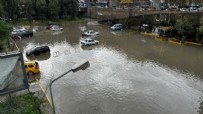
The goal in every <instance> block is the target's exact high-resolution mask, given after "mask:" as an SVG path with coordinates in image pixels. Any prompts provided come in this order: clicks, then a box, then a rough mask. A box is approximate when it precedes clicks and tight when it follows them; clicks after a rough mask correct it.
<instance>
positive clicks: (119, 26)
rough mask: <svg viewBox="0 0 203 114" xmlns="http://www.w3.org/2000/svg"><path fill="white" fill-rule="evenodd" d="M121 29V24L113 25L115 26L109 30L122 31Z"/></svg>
mask: <svg viewBox="0 0 203 114" xmlns="http://www.w3.org/2000/svg"><path fill="white" fill-rule="evenodd" d="M122 29H123V25H122V24H115V25H113V26H111V30H122Z"/></svg>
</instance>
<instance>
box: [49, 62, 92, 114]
mask: <svg viewBox="0 0 203 114" xmlns="http://www.w3.org/2000/svg"><path fill="white" fill-rule="evenodd" d="M89 66H90V63H89V61H87V60H83V61H81V62H80V63H77V64H75V65H74V66H73V67H72V68H71V69H70V70H68V71H67V72H65V73H63V74H62V75H60V76H59V77H57V78H55V79H53V80H52V81H51V82H50V83H49V90H50V95H51V104H52V108H53V114H56V110H55V105H54V99H53V93H52V84H53V83H54V82H55V81H57V80H58V79H60V78H62V77H63V76H65V75H66V74H68V73H70V72H77V71H79V70H85V69H86V68H88V67H89Z"/></svg>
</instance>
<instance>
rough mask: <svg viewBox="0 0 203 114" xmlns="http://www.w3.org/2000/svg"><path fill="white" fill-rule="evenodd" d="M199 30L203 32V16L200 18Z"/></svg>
mask: <svg viewBox="0 0 203 114" xmlns="http://www.w3.org/2000/svg"><path fill="white" fill-rule="evenodd" d="M199 32H200V33H201V34H203V17H201V18H200V26H199Z"/></svg>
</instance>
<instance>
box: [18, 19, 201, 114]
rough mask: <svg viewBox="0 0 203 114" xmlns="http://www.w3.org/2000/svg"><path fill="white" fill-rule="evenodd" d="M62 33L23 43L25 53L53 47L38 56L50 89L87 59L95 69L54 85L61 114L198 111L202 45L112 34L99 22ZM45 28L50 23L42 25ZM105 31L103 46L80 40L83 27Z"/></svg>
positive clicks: (101, 38)
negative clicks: (88, 43) (33, 49)
mask: <svg viewBox="0 0 203 114" xmlns="http://www.w3.org/2000/svg"><path fill="white" fill-rule="evenodd" d="M63 27H64V31H63V32H62V33H53V32H45V31H40V32H36V33H35V34H34V37H32V38H23V39H22V40H21V41H18V42H17V44H18V45H19V47H20V48H21V49H22V50H23V52H24V57H25V59H26V58H27V57H26V56H25V51H26V50H28V49H29V48H31V47H32V46H34V45H42V44H43V45H48V46H49V47H50V49H51V52H50V54H42V55H40V56H38V57H32V58H29V59H35V60H37V61H38V62H39V65H40V69H41V80H40V82H41V83H42V85H44V88H45V89H46V87H47V84H48V83H49V82H50V80H52V79H53V78H54V77H57V76H59V75H60V74H63V73H64V72H65V71H67V70H69V69H70V68H71V67H72V66H73V65H74V64H75V63H76V62H78V61H81V60H83V59H87V60H89V62H90V67H89V68H88V69H86V70H84V71H78V72H76V73H69V74H67V75H66V76H64V77H63V78H62V79H60V80H58V81H57V82H56V83H55V84H54V85H53V86H54V87H53V92H54V101H55V105H56V110H57V112H58V113H59V114H134V113H136V114H163V113H164V114H198V113H199V111H201V110H200V109H199V107H200V105H201V102H202V95H203V94H202V90H203V83H202V79H203V70H202V68H203V62H202V61H201V60H202V58H203V53H202V50H203V49H202V47H196V46H183V45H181V46H180V45H172V44H168V43H167V42H158V41H155V40H154V39H153V38H151V37H147V36H143V35H140V34H139V33H136V32H134V31H130V30H129V31H126V30H123V31H118V32H111V31H110V30H109V27H108V26H106V25H100V24H97V23H96V22H86V21H84V22H72V23H67V24H65V25H63ZM41 28H45V27H41ZM86 29H93V30H95V31H99V33H100V35H99V36H98V37H96V38H95V39H96V40H98V41H99V44H98V45H94V46H85V47H84V46H82V47H81V45H80V44H79V40H80V39H81V34H82V31H84V30H86Z"/></svg>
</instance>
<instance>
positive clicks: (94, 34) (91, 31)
mask: <svg viewBox="0 0 203 114" xmlns="http://www.w3.org/2000/svg"><path fill="white" fill-rule="evenodd" d="M82 35H83V36H96V35H99V32H96V31H94V30H88V31H86V32H84V33H83V34H82Z"/></svg>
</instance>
